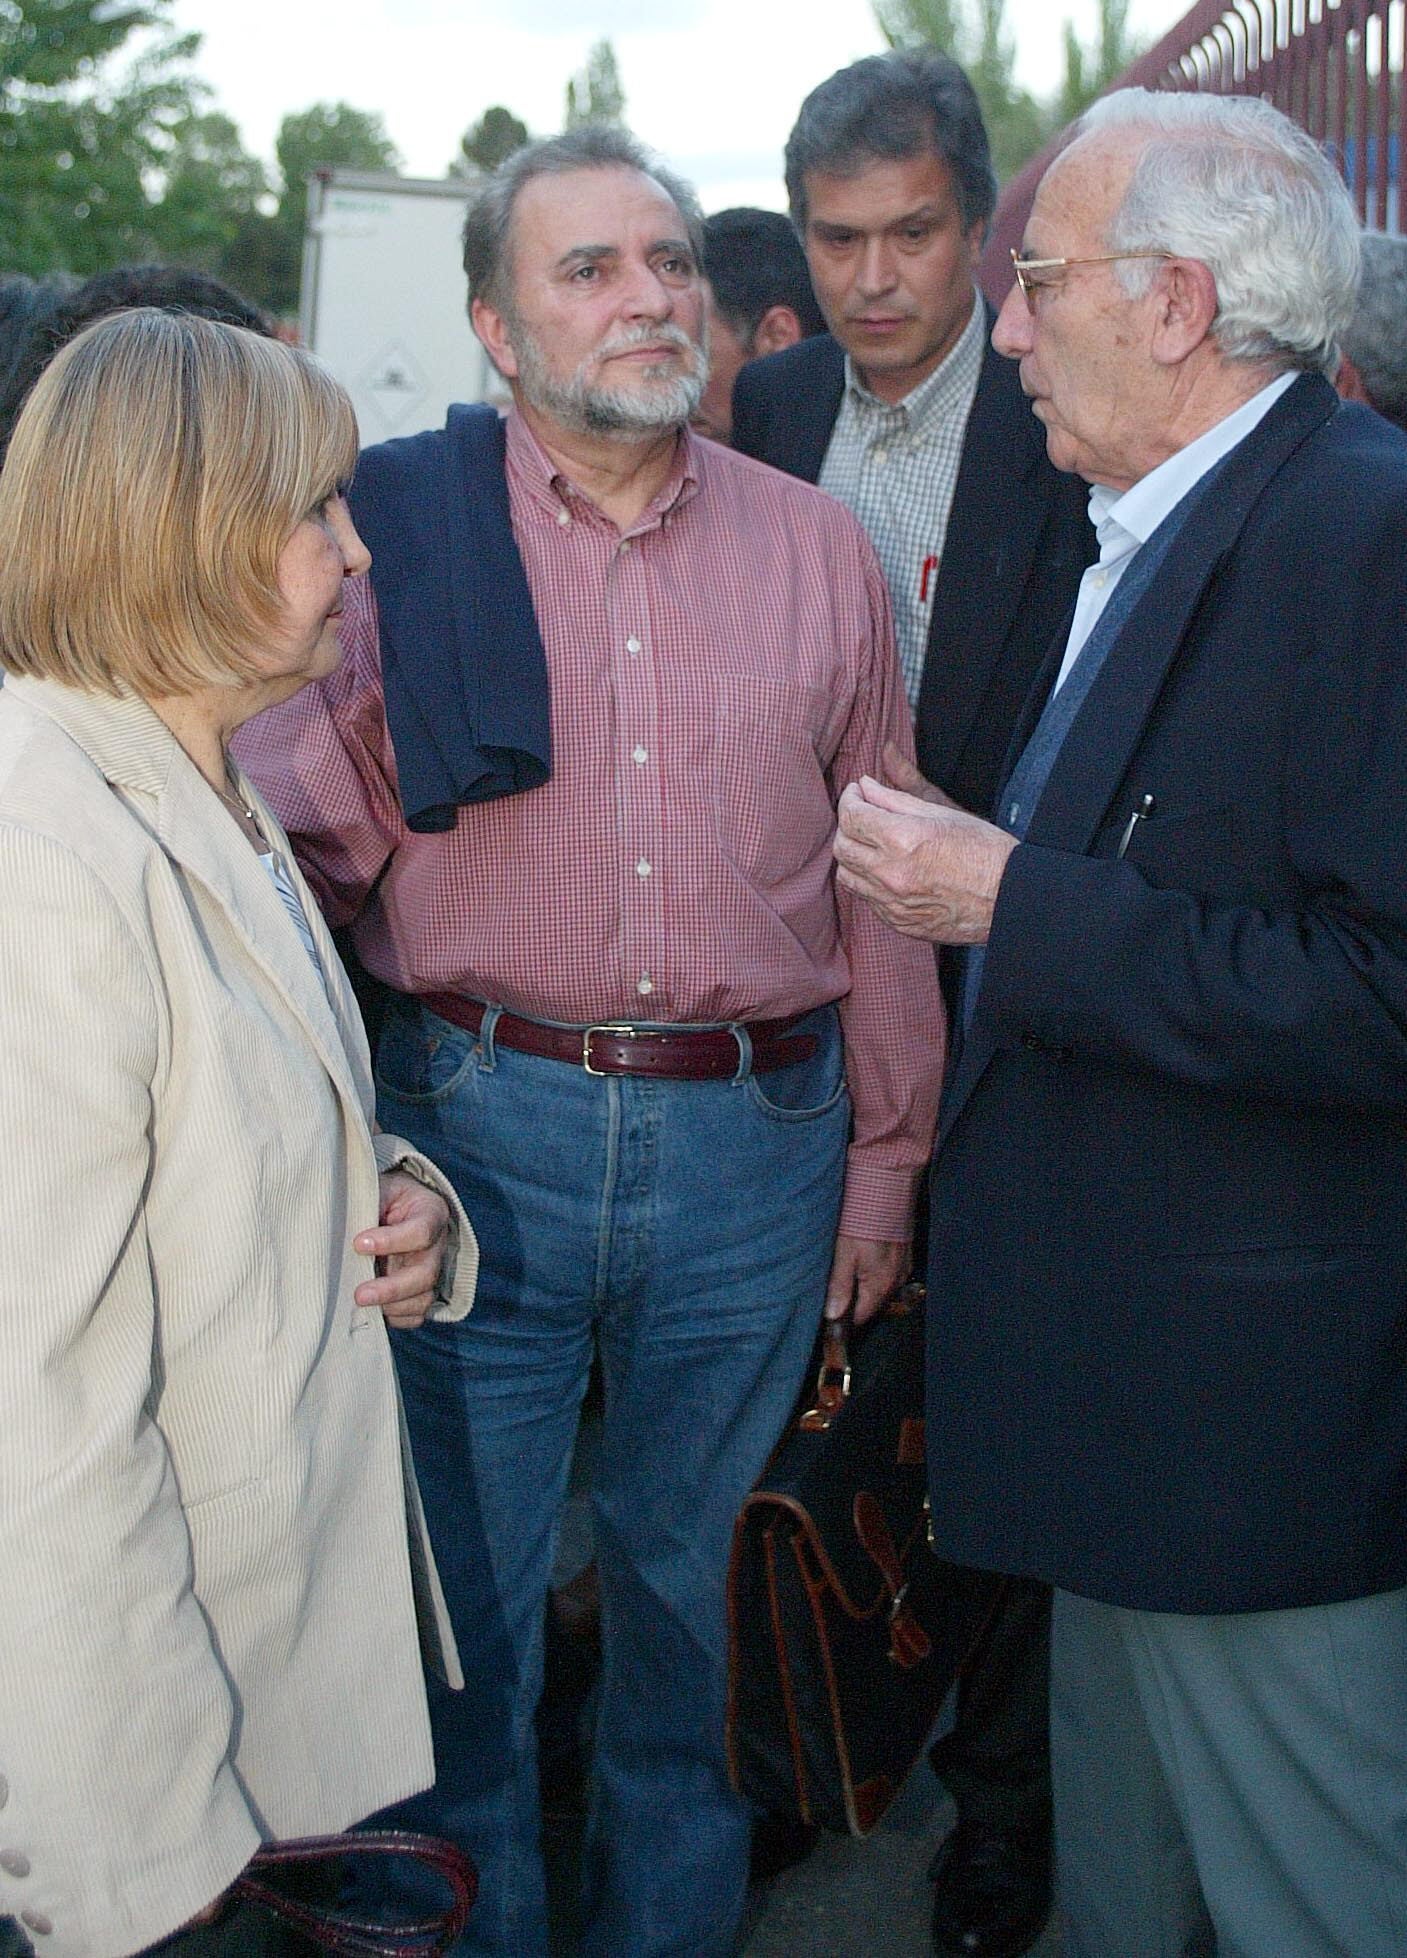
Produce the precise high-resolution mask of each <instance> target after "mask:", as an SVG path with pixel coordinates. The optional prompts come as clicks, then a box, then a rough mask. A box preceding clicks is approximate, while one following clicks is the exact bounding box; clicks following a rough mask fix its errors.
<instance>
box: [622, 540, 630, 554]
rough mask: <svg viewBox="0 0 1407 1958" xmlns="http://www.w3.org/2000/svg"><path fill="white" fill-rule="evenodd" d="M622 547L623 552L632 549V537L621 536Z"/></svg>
mask: <svg viewBox="0 0 1407 1958" xmlns="http://www.w3.org/2000/svg"><path fill="white" fill-rule="evenodd" d="M620 548H621V550H622V552H625V551H628V550H629V549H630V539H629V538H628V537H622V538H621V540H620Z"/></svg>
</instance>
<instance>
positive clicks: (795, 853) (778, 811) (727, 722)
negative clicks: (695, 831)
mask: <svg viewBox="0 0 1407 1958" xmlns="http://www.w3.org/2000/svg"><path fill="white" fill-rule="evenodd" d="M827 706H828V703H827V700H826V696H825V695H824V694H823V693H822V691H821V690H820V688H819V687H803V686H796V685H794V684H791V683H789V682H787V681H784V680H773V679H769V678H763V677H762V676H761V675H758V674H752V673H726V674H724V675H723V676H722V677H721V678H720V680H719V683H718V693H717V697H716V706H715V710H714V734H713V768H712V781H711V784H710V787H711V793H712V802H713V819H714V827H715V830H716V832H717V836H718V841H719V844H720V846H721V848H722V851H723V854H724V856H725V857H726V858H727V859H728V861H729V862H730V863H731V864H732V865H733V867H734V869H735V870H737V871H738V873H739V874H740V875H741V876H742V877H743V878H744V879H745V880H746V882H747V883H749V884H750V885H752V886H753V887H754V888H755V889H759V890H768V889H774V888H776V887H777V886H779V885H782V884H785V883H786V882H787V881H788V880H789V879H790V878H793V877H796V876H798V875H800V874H801V873H803V872H805V871H806V870H807V869H808V868H810V867H812V866H814V865H815V864H816V862H817V860H818V859H824V861H825V862H826V864H827V868H828V867H829V851H830V841H831V836H832V833H833V831H834V828H835V810H834V807H833V805H832V802H831V795H830V787H829V784H828V783H827V781H826V773H825V768H824V767H823V765H822V762H821V758H820V743H821V739H822V735H823V732H824V729H825V725H826V715H827Z"/></svg>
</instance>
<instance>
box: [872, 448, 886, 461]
mask: <svg viewBox="0 0 1407 1958" xmlns="http://www.w3.org/2000/svg"><path fill="white" fill-rule="evenodd" d="M870 453H871V456H872V458H873V460H874V461H875V462H888V460H889V451H888V449H873V450H871V452H870Z"/></svg>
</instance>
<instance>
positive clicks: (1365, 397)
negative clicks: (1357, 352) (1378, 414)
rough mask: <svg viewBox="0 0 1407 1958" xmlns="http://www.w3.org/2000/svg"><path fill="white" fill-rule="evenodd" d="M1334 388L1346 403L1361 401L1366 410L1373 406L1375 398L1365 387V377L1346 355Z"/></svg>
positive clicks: (1340, 363)
mask: <svg viewBox="0 0 1407 1958" xmlns="http://www.w3.org/2000/svg"><path fill="white" fill-rule="evenodd" d="M1334 386H1335V387H1336V388H1337V389H1338V391H1339V394H1340V395H1341V396H1342V398H1343V399H1344V400H1345V401H1361V402H1362V403H1363V405H1364V407H1365V408H1371V407H1372V406H1373V397H1372V396H1371V395H1370V394H1369V392H1368V390H1367V388H1366V387H1365V386H1364V385H1363V376H1362V375H1361V374H1360V373H1359V371H1358V369H1357V368H1356V367H1355V366H1354V364H1353V362H1352V361H1351V360H1350V359H1349V357H1348V355H1347V354H1345V355H1344V357H1343V359H1342V360H1341V361H1340V362H1339V371H1338V374H1337V375H1336V376H1335V379H1334Z"/></svg>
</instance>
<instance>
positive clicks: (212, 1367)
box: [0, 680, 477, 1958]
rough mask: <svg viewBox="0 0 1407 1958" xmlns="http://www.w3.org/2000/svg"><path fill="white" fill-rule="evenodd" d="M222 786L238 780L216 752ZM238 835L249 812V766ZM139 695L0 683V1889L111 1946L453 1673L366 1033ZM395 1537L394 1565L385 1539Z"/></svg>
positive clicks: (148, 1936)
mask: <svg viewBox="0 0 1407 1958" xmlns="http://www.w3.org/2000/svg"><path fill="white" fill-rule="evenodd" d="M244 786H245V788H246V789H247V787H248V785H247V784H246V785H244ZM251 799H252V800H254V804H255V807H256V808H258V809H259V812H260V815H261V819H262V820H263V822H264V823H265V825H266V826H267V828H268V832H269V834H270V835H271V836H274V837H278V838H279V840H280V842H281V841H282V838H281V835H280V832H279V831H278V827H277V824H276V823H275V821H274V819H273V817H272V816H271V815H269V813H268V811H267V810H266V809H265V808H264V807H263V805H262V804H259V803H258V802H257V799H254V798H253V797H252V793H251ZM284 860H285V862H286V863H287V864H288V865H289V867H290V870H291V871H292V874H293V876H294V878H295V881H297V882H298V883H299V888H300V892H301V894H302V896H303V901H304V904H305V907H306V909H307V912H308V919H309V923H310V925H311V928H312V931H313V934H314V938H315V941H316V944H317V949H318V953H319V956H320V959H321V961H322V964H323V969H324V971H325V973H326V975H327V986H326V988H325V987H324V985H323V982H322V979H321V978H320V977H319V975H318V973H317V972H316V971H315V970H314V968H313V965H312V962H311V960H310V959H309V957H308V954H307V950H306V947H305V946H304V945H303V944H302V942H301V941H300V939H299V937H298V934H297V931H296V929H295V927H294V925H293V923H292V922H291V921H290V919H289V917H288V915H287V913H286V912H285V911H284V909H283V906H282V904H281V903H280V901H279V898H278V896H277V894H276V892H275V890H274V889H273V887H272V885H271V883H270V881H269V879H268V876H267V875H266V873H265V871H264V869H263V868H262V867H261V866H260V864H259V862H258V861H257V859H256V857H255V855H254V852H253V851H252V850H251V849H250V848H249V845H248V843H247V842H246V841H245V839H244V838H243V836H241V835H240V833H239V832H238V830H237V828H236V826H235V824H234V823H233V822H232V821H231V819H230V818H229V817H228V816H227V815H226V814H225V813H224V811H223V810H222V809H221V807H220V805H219V803H218V802H217V801H216V799H215V798H214V796H212V794H211V793H210V790H209V789H208V787H207V786H206V784H205V783H204V781H203V780H202V778H201V777H200V775H199V773H198V771H197V770H196V769H195V768H194V766H193V765H192V764H191V762H190V761H189V760H188V758H187V757H186V755H185V753H184V751H183V750H182V749H181V748H180V747H179V745H178V744H177V742H176V741H175V740H174V739H173V737H172V736H171V734H170V733H169V732H168V731H167V729H166V728H165V726H164V725H163V724H162V722H161V721H160V720H159V719H158V718H157V717H156V715H155V714H153V713H152V711H151V710H150V709H149V708H148V707H147V706H146V705H145V704H144V703H143V702H142V701H140V700H138V699H136V698H135V697H126V698H123V699H121V700H108V699H101V698H97V697H94V696H91V695H85V694H80V693H77V692H74V691H72V690H70V689H67V688H61V687H57V686H54V685H52V684H50V683H47V682H37V681H32V680H12V681H10V682H8V683H7V684H6V685H5V687H4V688H3V690H0V1134H3V1136H4V1139H5V1155H6V1168H7V1175H6V1179H5V1180H6V1188H5V1211H4V1216H5V1221H4V1231H3V1257H0V1919H3V1918H4V1917H6V1916H10V1917H13V1918H17V1919H19V1921H20V1922H21V1923H26V1924H28V1925H29V1927H30V1929H31V1932H32V1933H33V1934H34V1941H35V1942H36V1944H37V1945H38V1946H39V1947H40V1948H42V1949H43V1951H44V1952H45V1953H46V1954H53V1958H116V1955H117V1954H126V1953H130V1952H133V1951H136V1950H139V1949H140V1948H141V1947H143V1946H144V1945H146V1944H148V1943H151V1942H152V1941H154V1940H155V1939H157V1938H160V1937H162V1936H163V1935H165V1934H167V1933H169V1932H170V1931H172V1930H174V1929H175V1928H176V1927H177V1926H178V1925H179V1924H181V1923H183V1922H184V1921H185V1919H186V1918H188V1917H189V1916H190V1915H191V1913H192V1912H194V1911H196V1910H197V1909H199V1908H200V1907H201V1906H202V1905H204V1904H205V1903H206V1902H208V1901H209V1900H210V1899H211V1898H212V1897H213V1896H215V1895H217V1894H218V1893H219V1892H220V1891H221V1890H222V1889H223V1888H224V1886H225V1885H226V1884H227V1883H228V1882H229V1880H230V1879H231V1878H232V1877H233V1876H234V1875H235V1874H236V1873H237V1872H238V1871H239V1869H240V1868H241V1867H242V1866H243V1864H244V1862H245V1861H246V1859H247V1858H248V1856H249V1855H250V1853H251V1852H252V1850H253V1849H254V1848H255V1847H256V1846H257V1844H258V1842H259V1841H260V1839H261V1838H267V1837H286V1836H294V1835H304V1834H309V1833H315V1832H320V1831H323V1830H331V1829H337V1828H341V1827H343V1826H345V1825H346V1824H348V1823H351V1822H354V1821H357V1820H359V1819H360V1818H361V1817H363V1816H365V1815H367V1814H369V1813H370V1812H371V1811H372V1810H374V1809H376V1808H378V1807H380V1806H382V1805H383V1804H385V1803H386V1802H389V1801H391V1800H393V1799H395V1798H397V1797H399V1796H402V1795H405V1794H407V1793H410V1792H411V1791H413V1790H415V1789H417V1788H419V1787H423V1786H425V1785H426V1784H427V1783H428V1782H429V1781H430V1779H431V1778H432V1772H433V1769H432V1759H431V1751H430V1740H429V1732H428V1727H427V1722H426V1713H425V1699H424V1689H423V1683H422V1675H421V1648H420V1643H419V1641H418V1638H417V1616H418V1617H419V1625H420V1631H421V1633H422V1634H423V1635H424V1637H425V1640H426V1645H427V1651H428V1655H429V1656H431V1657H432V1659H434V1660H435V1662H437V1663H439V1664H440V1665H442V1666H443V1667H444V1668H445V1669H446V1671H447V1674H448V1676H450V1677H451V1679H452V1680H453V1681H456V1682H457V1678H458V1675H457V1660H456V1659H455V1658H454V1649H453V1642H452V1639H450V1637H449V1633H448V1628H447V1625H446V1624H445V1622H444V1614H443V1601H442V1599H441V1598H440V1597H439V1591H438V1584H437V1582H436V1581H435V1577H434V1570H433V1564H432V1562H431V1561H430V1560H429V1557H428V1552H427V1550H426V1546H425V1541H424V1534H423V1531H424V1524H423V1517H422V1516H421V1513H420V1507H419V1498H418V1495H417V1494H416V1492H415V1488H414V1478H413V1476H412V1475H410V1474H409V1469H408V1455H407V1454H406V1452H405V1448H404V1441H403V1426H402V1423H401V1420H400V1408H399V1401H398V1398H397V1394H396V1387H395V1380H394V1376H393V1373H392V1367H391V1358H390V1352H389V1348H388V1345H387V1339H386V1332H385V1328H384V1325H383V1323H382V1319H381V1316H380V1314H379V1313H378V1312H374V1311H366V1310H361V1309H359V1308H357V1307H356V1306H354V1305H353V1303H352V1291H353V1288H354V1286H355V1285H356V1284H357V1283H359V1282H360V1280H361V1279H362V1278H364V1277H366V1276H368V1275H369V1272H370V1266H369V1263H368V1261H367V1260H366V1259H365V1258H361V1257H358V1256H357V1255H356V1254H355V1253H354V1252H353V1250H352V1238H353V1235H354V1234H355V1233H356V1232H357V1231H359V1230H361V1229H364V1228H365V1227H367V1226H368V1225H371V1224H374V1223H375V1222H376V1219H377V1214H378V1200H377V1199H378V1191H377V1173H378V1168H382V1169H384V1168H389V1167H391V1166H393V1165H395V1164H398V1163H399V1164H403V1165H404V1166H405V1167H406V1168H407V1169H409V1170H410V1172H411V1173H412V1174H414V1175H417V1176H419V1177H420V1178H421V1179H422V1180H424V1181H426V1182H427V1183H429V1184H431V1185H433V1186H434V1187H435V1188H438V1189H440V1190H441V1191H442V1192H443V1193H444V1195H445V1196H446V1197H447V1199H448V1200H449V1202H450V1204H451V1208H452V1212H453V1215H454V1218H455V1231H454V1243H453V1247H452V1254H451V1257H452V1262H451V1264H450V1266H449V1267H448V1269H447V1276H446V1280H445V1290H446V1293H447V1301H446V1303H445V1305H444V1306H443V1308H442V1311H443V1313H444V1314H445V1315H446V1316H450V1317H458V1316H459V1315H461V1314H462V1313H463V1312H465V1311H467V1310H468V1307H469V1303H470V1298H471V1295H472V1287H473V1281H474V1275H475V1268H476V1263H477V1252H476V1248H475V1245H474V1240H473V1236H472V1233H471V1232H470V1229H469V1226H468V1223H467V1221H466V1220H465V1218H464V1216H463V1213H462V1212H461V1211H460V1209H459V1206H458V1203H457V1202H456V1200H455V1198H454V1195H453V1192H452V1190H451V1189H450V1188H449V1186H448V1184H447V1183H445V1181H444V1180H443V1179H442V1178H441V1177H440V1176H439V1174H438V1172H437V1171H435V1170H434V1169H433V1168H431V1166H430V1165H429V1164H427V1163H426V1162H425V1161H424V1160H423V1159H422V1158H419V1157H417V1156H415V1155H414V1153H413V1152H412V1151H411V1150H410V1149H409V1147H408V1145H406V1144H405V1143H402V1142H400V1141H399V1140H398V1139H397V1138H395V1137H392V1136H376V1137H375V1138H374V1140H373V1135H372V1130H371V1125H370V1124H371V1114H372V1087H371V1077H370V1070H369V1065H368V1059H367V1052H366V1043H365V1040H364V1037H363V1034H362V1031H361V1025H360V1021H359V1019H358V1017H357V1013H356V1008H355V1006H354V1004H353V1001H352V996H351V993H350V990H349V988H348V986H347V982H346V977H345V975H344V973H343V971H342V969H341V966H340V964H339V963H338V960H337V955H336V952H335V951H334V949H333V947H332V944H331V941H330V939H329V938H328V935H327V932H326V930H325V928H324V926H323V924H322V920H321V918H320V916H319V915H318V911H317V907H316V904H315V903H314V901H313V899H312V897H311V894H310V893H308V892H307V889H306V886H303V885H302V884H301V880H298V878H297V872H296V869H294V868H293V858H292V855H291V853H290V852H287V851H286V850H285V854H284ZM413 1563H414V1565H415V1566H416V1582H415V1585H414V1591H415V1595H414V1596H413V1583H412V1564H413Z"/></svg>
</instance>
